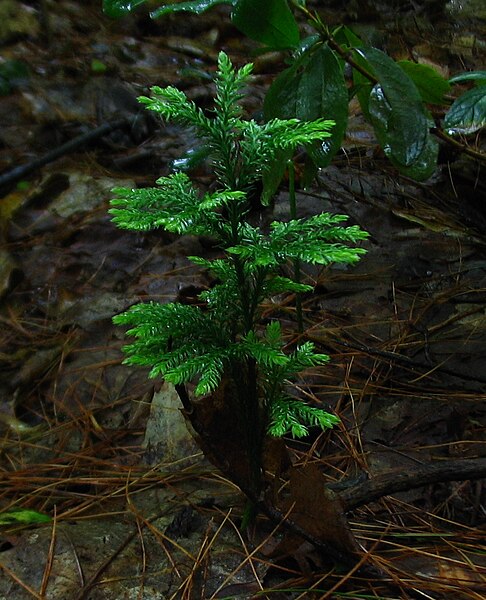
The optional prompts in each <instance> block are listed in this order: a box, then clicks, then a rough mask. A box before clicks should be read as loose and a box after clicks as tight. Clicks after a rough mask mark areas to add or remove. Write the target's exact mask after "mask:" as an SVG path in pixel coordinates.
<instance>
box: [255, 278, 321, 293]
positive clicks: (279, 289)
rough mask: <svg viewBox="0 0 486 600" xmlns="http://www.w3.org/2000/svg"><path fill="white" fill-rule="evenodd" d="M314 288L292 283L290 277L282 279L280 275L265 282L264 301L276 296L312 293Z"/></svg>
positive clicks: (263, 289)
mask: <svg viewBox="0 0 486 600" xmlns="http://www.w3.org/2000/svg"><path fill="white" fill-rule="evenodd" d="M313 289H314V288H313V287H312V286H311V285H307V284H305V283H297V282H296V281H292V279H289V278H288V277H281V276H280V275H275V276H274V277H270V278H269V279H268V280H267V281H265V283H264V285H263V288H262V294H261V296H262V299H263V298H269V297H271V296H275V295H277V294H284V293H287V292H294V293H298V294H299V293H305V292H312V290H313Z"/></svg>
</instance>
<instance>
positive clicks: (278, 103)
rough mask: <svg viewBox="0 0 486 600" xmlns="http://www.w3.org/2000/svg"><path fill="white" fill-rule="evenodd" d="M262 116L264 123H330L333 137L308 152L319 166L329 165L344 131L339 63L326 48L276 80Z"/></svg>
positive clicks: (343, 92) (345, 114) (344, 95)
mask: <svg viewBox="0 0 486 600" xmlns="http://www.w3.org/2000/svg"><path fill="white" fill-rule="evenodd" d="M264 114H265V118H266V119H272V118H275V117H278V118H281V119H290V118H294V117H297V118H298V119H301V120H303V121H313V120H315V119H317V118H319V117H325V118H329V119H332V120H333V121H334V122H335V125H334V127H333V129H332V136H331V137H329V138H326V139H325V140H324V141H323V142H322V144H321V145H320V146H319V147H315V148H314V149H313V150H311V154H312V156H313V159H314V161H315V162H316V164H317V165H318V166H320V167H324V166H327V165H328V164H329V162H330V161H331V159H332V157H333V156H334V155H335V154H336V152H337V151H338V150H339V148H340V147H341V143H342V140H343V136H344V132H345V130H346V125H347V118H348V91H347V88H346V84H345V81H344V74H343V70H342V68H341V64H340V61H339V60H338V58H337V57H336V55H335V53H334V52H333V51H332V50H331V49H330V48H329V47H328V46H327V44H323V45H321V46H320V47H319V48H318V49H317V50H316V51H314V52H313V53H312V54H311V55H310V56H307V57H305V60H301V61H299V62H298V63H296V64H294V65H292V66H291V67H290V68H289V69H287V70H286V71H284V72H283V73H281V74H280V75H279V76H278V77H277V79H276V80H275V82H274V83H273V85H272V86H271V87H270V89H269V91H268V93H267V96H266V98H265V103H264Z"/></svg>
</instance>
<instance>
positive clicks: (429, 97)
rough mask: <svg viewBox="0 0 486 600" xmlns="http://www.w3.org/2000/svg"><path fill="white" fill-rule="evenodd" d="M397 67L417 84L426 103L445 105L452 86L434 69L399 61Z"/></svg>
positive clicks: (407, 61) (408, 61)
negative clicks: (445, 97) (446, 95)
mask: <svg viewBox="0 0 486 600" xmlns="http://www.w3.org/2000/svg"><path fill="white" fill-rule="evenodd" d="M397 65H399V66H400V68H402V69H403V70H404V71H405V73H406V74H407V75H408V76H409V77H410V79H411V80H412V81H413V82H414V83H415V85H416V87H417V89H418V91H419V93H420V96H421V97H422V100H423V101H424V102H428V103H429V104H443V103H444V95H445V94H447V93H448V92H449V91H450V89H451V85H450V83H449V82H448V81H447V79H445V78H444V77H442V75H441V74H440V73H438V72H437V71H436V70H435V69H434V68H432V67H430V66H429V65H422V64H420V63H415V62H413V61H411V60H399V61H398V62H397Z"/></svg>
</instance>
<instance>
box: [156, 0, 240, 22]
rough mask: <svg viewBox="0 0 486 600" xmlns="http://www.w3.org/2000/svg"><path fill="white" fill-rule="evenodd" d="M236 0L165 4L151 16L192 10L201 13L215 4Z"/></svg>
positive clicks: (198, 0)
mask: <svg viewBox="0 0 486 600" xmlns="http://www.w3.org/2000/svg"><path fill="white" fill-rule="evenodd" d="M235 2H236V0H193V1H191V2H177V3H176V4H164V5H162V6H161V7H160V8H157V9H156V10H154V11H152V12H151V13H150V16H151V17H152V19H158V18H159V17H162V16H163V15H167V14H170V13H175V12H190V13H194V14H195V15H200V14H202V13H204V12H206V11H207V10H209V9H210V8H213V6H217V5H218V4H231V5H232V6H233V5H234V4H235Z"/></svg>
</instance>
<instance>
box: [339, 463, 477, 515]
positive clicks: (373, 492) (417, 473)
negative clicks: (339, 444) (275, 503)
mask: <svg viewBox="0 0 486 600" xmlns="http://www.w3.org/2000/svg"><path fill="white" fill-rule="evenodd" d="M485 477H486V458H468V459H461V460H448V461H444V462H439V461H437V462H433V463H429V464H425V465H423V466H419V467H414V468H410V467H408V468H407V471H401V470H398V469H393V470H392V471H388V472H386V473H381V474H379V475H376V476H374V477H372V478H371V479H369V480H367V481H364V482H361V483H357V484H355V485H351V486H350V487H349V488H347V489H345V490H343V491H340V492H339V493H338V495H339V497H340V499H341V501H342V502H343V506H344V510H345V511H350V510H354V509H355V508H358V507H360V506H363V505H365V504H369V503H370V502H375V501H376V500H379V499H380V498H382V497H383V496H389V495H391V494H395V493H397V492H405V491H407V490H413V489H415V488H418V487H422V486H424V485H429V484H431V483H443V482H446V481H465V480H468V479H471V480H474V479H483V478H485ZM328 487H329V488H330V489H333V485H329V486H328ZM334 487H337V486H334Z"/></svg>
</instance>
